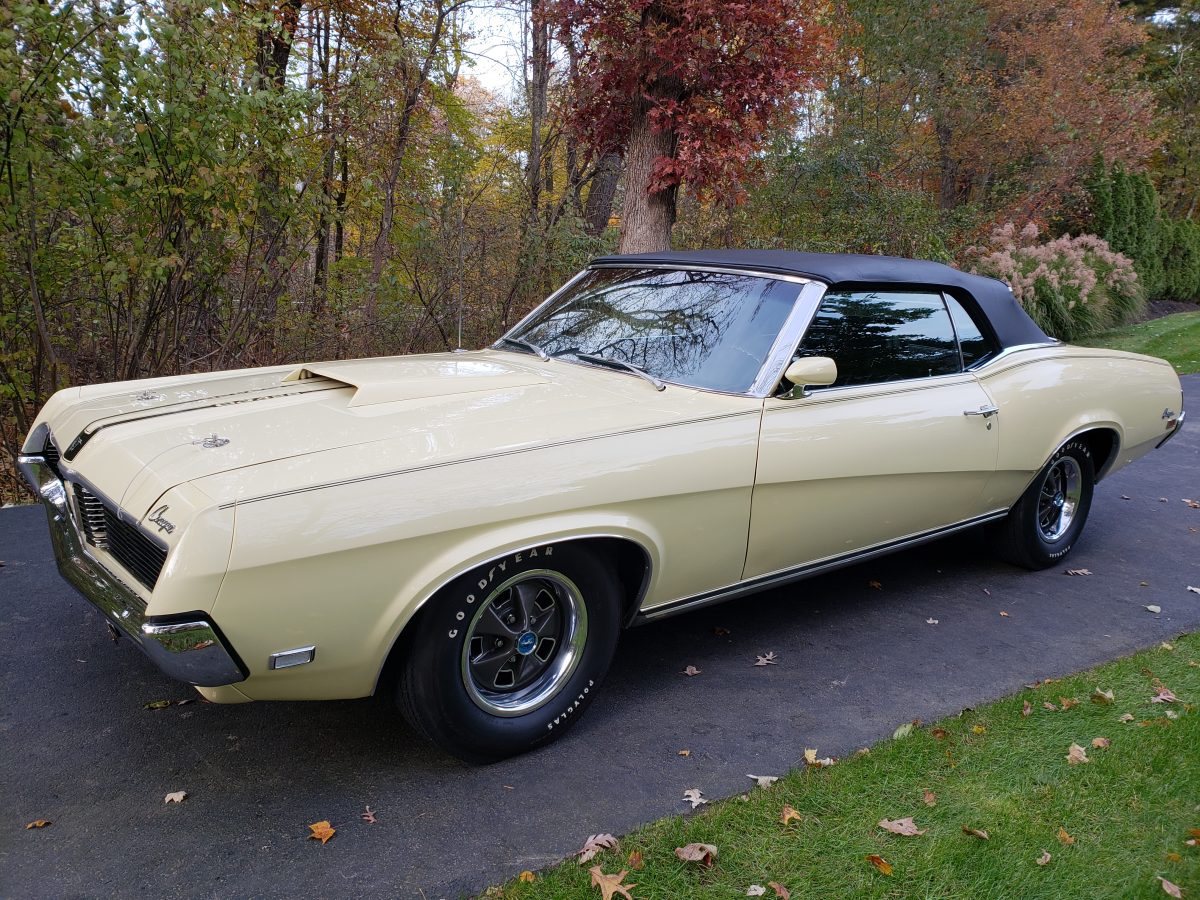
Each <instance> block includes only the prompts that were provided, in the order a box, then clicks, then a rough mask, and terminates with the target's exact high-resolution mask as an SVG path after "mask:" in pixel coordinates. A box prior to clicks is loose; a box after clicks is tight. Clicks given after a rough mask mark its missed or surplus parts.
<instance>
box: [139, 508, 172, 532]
mask: <svg viewBox="0 0 1200 900" xmlns="http://www.w3.org/2000/svg"><path fill="white" fill-rule="evenodd" d="M170 508H171V507H169V506H160V507H159V508H158V509H156V510H154V512H152V513H150V515H148V516H146V521H147V522H152V523H154V524H155V525H157V526H158V530H159V531H165V532H166V533H167V534H170V533H171V532H172V531H174V530H175V525H174V524H173V523H171V522H168V521H167V520H166V519H164V518H163V513H165V512H166V511H167V510H168V509H170Z"/></svg>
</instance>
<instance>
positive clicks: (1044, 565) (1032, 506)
mask: <svg viewBox="0 0 1200 900" xmlns="http://www.w3.org/2000/svg"><path fill="white" fill-rule="evenodd" d="M1095 481H1096V468H1095V464H1094V463H1093V461H1092V451H1091V450H1090V449H1089V448H1088V446H1087V445H1086V444H1084V443H1083V442H1082V441H1068V442H1067V443H1066V444H1064V445H1063V446H1062V447H1061V448H1059V450H1058V452H1057V453H1055V454H1054V456H1053V457H1052V458H1051V459H1050V462H1048V463H1047V464H1046V467H1045V468H1044V469H1042V471H1041V472H1039V473H1038V476H1037V477H1036V478H1035V479H1033V482H1032V483H1031V484H1030V485H1029V487H1028V488H1027V489H1026V490H1025V493H1024V494H1022V495H1021V499H1019V500H1018V501H1017V502H1016V503H1015V504H1013V508H1012V509H1011V510H1009V513H1008V515H1007V516H1005V517H1004V518H1003V519H1001V520H1000V521H999V522H996V523H993V524H992V525H990V526H989V528H988V534H989V537H990V538H991V540H992V542H993V546H994V548H995V551H996V554H997V555H998V556H999V557H1000V558H1001V559H1004V560H1006V561H1007V562H1010V563H1012V564H1014V565H1018V566H1022V567H1024V568H1026V569H1048V568H1049V567H1050V566H1053V565H1054V564H1056V563H1057V562H1059V561H1060V560H1061V559H1062V558H1063V557H1064V556H1066V555H1067V554H1068V553H1070V552H1071V548H1072V547H1074V546H1075V542H1076V541H1077V540H1078V539H1079V535H1080V533H1081V532H1082V531H1083V526H1084V523H1085V522H1087V516H1088V511H1089V510H1090V509H1091V508H1092V489H1093V488H1094V486H1095Z"/></svg>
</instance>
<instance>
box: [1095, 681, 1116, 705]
mask: <svg viewBox="0 0 1200 900" xmlns="http://www.w3.org/2000/svg"><path fill="white" fill-rule="evenodd" d="M1091 700H1092V702H1093V703H1099V704H1100V705H1101V706H1108V705H1109V704H1110V703H1112V702H1113V692H1112V691H1102V690H1100V686H1099V685H1097V686H1096V689H1095V690H1094V691H1092V697H1091Z"/></svg>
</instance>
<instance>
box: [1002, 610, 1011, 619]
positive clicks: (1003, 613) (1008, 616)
mask: <svg viewBox="0 0 1200 900" xmlns="http://www.w3.org/2000/svg"><path fill="white" fill-rule="evenodd" d="M1000 615H1002V616H1004V617H1005V618H1007V619H1011V618H1012V616H1010V615H1009V614H1008V613H1006V612H1005V611H1004V610H1001V611H1000Z"/></svg>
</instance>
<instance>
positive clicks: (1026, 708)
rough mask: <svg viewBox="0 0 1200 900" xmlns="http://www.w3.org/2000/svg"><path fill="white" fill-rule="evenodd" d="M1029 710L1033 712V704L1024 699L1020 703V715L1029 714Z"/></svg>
mask: <svg viewBox="0 0 1200 900" xmlns="http://www.w3.org/2000/svg"><path fill="white" fill-rule="evenodd" d="M1031 712H1033V706H1031V705H1030V703H1029V701H1028V700H1026V701H1025V702H1024V703H1023V704H1022V705H1021V715H1022V716H1027V715H1029V714H1030V713H1031Z"/></svg>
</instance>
